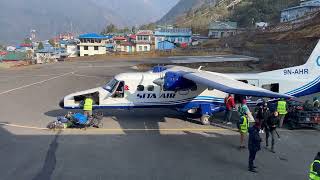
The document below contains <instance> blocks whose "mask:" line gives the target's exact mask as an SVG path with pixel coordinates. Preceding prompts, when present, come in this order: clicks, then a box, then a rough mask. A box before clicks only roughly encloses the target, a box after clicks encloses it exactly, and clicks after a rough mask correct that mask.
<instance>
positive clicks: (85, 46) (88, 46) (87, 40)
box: [78, 33, 112, 56]
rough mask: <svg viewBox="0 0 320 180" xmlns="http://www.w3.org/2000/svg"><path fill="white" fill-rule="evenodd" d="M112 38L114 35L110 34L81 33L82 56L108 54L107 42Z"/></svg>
mask: <svg viewBox="0 0 320 180" xmlns="http://www.w3.org/2000/svg"><path fill="white" fill-rule="evenodd" d="M111 38H112V36H110V35H107V36H104V35H100V34H96V33H89V34H82V35H80V36H79V40H80V43H79V44H78V47H79V54H80V56H93V55H98V54H106V53H107V49H106V44H108V42H109V40H110V39H111Z"/></svg>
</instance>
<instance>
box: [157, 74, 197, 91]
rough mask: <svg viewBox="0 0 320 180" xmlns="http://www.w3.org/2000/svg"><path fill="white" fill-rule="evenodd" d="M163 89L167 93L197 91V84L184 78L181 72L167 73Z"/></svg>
mask: <svg viewBox="0 0 320 180" xmlns="http://www.w3.org/2000/svg"><path fill="white" fill-rule="evenodd" d="M163 89H164V90H165V91H178V90H183V89H192V90H195V89H197V85H196V83H194V82H193V81H191V80H188V79H185V78H183V75H182V74H180V73H179V72H170V71H169V72H166V74H165V76H164V84H163Z"/></svg>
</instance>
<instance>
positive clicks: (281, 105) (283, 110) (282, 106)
mask: <svg viewBox="0 0 320 180" xmlns="http://www.w3.org/2000/svg"><path fill="white" fill-rule="evenodd" d="M277 111H278V113H279V119H280V122H279V127H280V128H282V126H283V121H284V118H285V117H286V114H287V113H288V112H287V102H286V101H285V99H284V98H281V99H280V101H278V104H277Z"/></svg>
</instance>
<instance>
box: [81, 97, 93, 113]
mask: <svg viewBox="0 0 320 180" xmlns="http://www.w3.org/2000/svg"><path fill="white" fill-rule="evenodd" d="M92 106H93V99H92V97H91V96H87V97H86V98H85V100H84V105H83V114H84V115H87V116H92Z"/></svg>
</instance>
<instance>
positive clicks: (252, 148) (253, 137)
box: [248, 122, 261, 173]
mask: <svg viewBox="0 0 320 180" xmlns="http://www.w3.org/2000/svg"><path fill="white" fill-rule="evenodd" d="M259 127H260V125H259V122H255V124H254V125H253V126H252V127H250V128H249V130H248V132H249V140H248V149H249V166H248V170H249V171H251V172H254V173H256V172H257V171H256V169H255V168H256V166H254V160H255V158H256V154H257V152H258V151H260V150H261V137H260V134H259V130H260V128H259Z"/></svg>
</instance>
